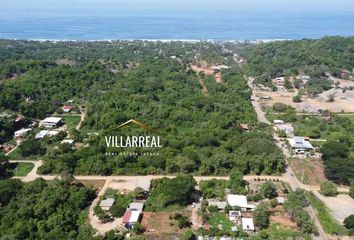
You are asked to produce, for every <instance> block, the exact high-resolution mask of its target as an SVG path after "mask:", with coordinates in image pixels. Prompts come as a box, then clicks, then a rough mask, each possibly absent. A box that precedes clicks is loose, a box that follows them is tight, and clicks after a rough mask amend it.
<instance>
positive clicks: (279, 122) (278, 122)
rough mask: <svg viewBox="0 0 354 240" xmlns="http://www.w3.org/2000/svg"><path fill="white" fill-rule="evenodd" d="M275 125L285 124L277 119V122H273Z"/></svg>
mask: <svg viewBox="0 0 354 240" xmlns="http://www.w3.org/2000/svg"><path fill="white" fill-rule="evenodd" d="M273 123H274V124H283V123H284V121H283V120H278V119H275V120H274V121H273Z"/></svg>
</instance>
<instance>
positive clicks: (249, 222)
mask: <svg viewBox="0 0 354 240" xmlns="http://www.w3.org/2000/svg"><path fill="white" fill-rule="evenodd" d="M241 221H242V229H243V230H244V231H252V232H253V231H255V228H254V223H253V218H242V219H241Z"/></svg>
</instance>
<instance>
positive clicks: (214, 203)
mask: <svg viewBox="0 0 354 240" xmlns="http://www.w3.org/2000/svg"><path fill="white" fill-rule="evenodd" d="M207 201H208V204H209V206H217V207H218V209H224V208H225V207H226V205H227V203H226V202H225V201H218V200H215V199H208V200H207Z"/></svg>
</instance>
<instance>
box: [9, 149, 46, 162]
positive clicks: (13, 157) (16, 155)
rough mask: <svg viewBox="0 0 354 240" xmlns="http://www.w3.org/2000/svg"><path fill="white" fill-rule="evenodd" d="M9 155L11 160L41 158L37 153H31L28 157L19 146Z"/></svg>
mask: <svg viewBox="0 0 354 240" xmlns="http://www.w3.org/2000/svg"><path fill="white" fill-rule="evenodd" d="M8 157H9V159H10V160H38V159H39V156H37V155H30V156H27V157H24V156H22V154H21V151H20V149H19V148H17V149H16V150H15V151H13V152H12V153H10V154H9V155H8Z"/></svg>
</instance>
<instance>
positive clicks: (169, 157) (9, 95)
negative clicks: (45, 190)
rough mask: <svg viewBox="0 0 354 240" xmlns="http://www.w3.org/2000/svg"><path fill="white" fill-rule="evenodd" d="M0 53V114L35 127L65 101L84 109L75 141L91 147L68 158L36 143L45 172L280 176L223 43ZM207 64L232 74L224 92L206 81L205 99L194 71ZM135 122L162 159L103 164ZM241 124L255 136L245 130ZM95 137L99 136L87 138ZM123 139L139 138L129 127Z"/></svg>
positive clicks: (6, 46) (56, 46)
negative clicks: (152, 136)
mask: <svg viewBox="0 0 354 240" xmlns="http://www.w3.org/2000/svg"><path fill="white" fill-rule="evenodd" d="M0 54H1V58H0V63H1V64H0V68H1V70H0V72H1V73H2V74H1V77H2V79H3V81H2V83H1V84H0V93H1V94H0V108H2V109H7V110H11V111H15V112H20V113H21V114H23V115H24V116H26V117H28V118H34V119H37V118H39V119H41V118H43V117H45V116H48V115H49V114H51V113H53V112H54V111H55V110H57V109H58V108H59V107H60V106H62V105H63V103H65V101H67V100H68V99H75V101H76V102H77V103H79V104H81V105H84V106H85V108H86V109H87V117H86V120H85V122H84V125H83V129H82V131H80V132H79V133H76V134H75V135H76V138H77V140H78V141H82V140H83V139H87V138H88V140H87V143H89V147H86V148H80V149H78V150H77V151H67V150H68V149H64V150H63V149H53V148H50V147H48V143H47V142H45V141H40V144H41V145H42V146H41V148H40V149H41V151H42V150H43V149H46V153H45V156H43V157H42V158H44V159H45V160H46V164H45V165H44V166H42V167H41V168H40V169H39V171H40V172H41V173H45V174H48V173H52V172H55V173H60V172H62V171H69V172H71V173H76V174H105V175H109V174H156V173H176V172H181V173H192V172H197V173H198V174H203V175H211V174H227V173H228V172H229V171H230V169H232V168H238V169H240V170H241V171H242V172H243V173H249V172H253V173H257V174H260V173H266V174H273V173H280V172H281V170H282V154H281V152H280V151H279V150H278V149H277V148H275V147H274V144H273V143H272V141H271V129H269V128H268V127H266V126H262V125H258V123H257V120H256V117H255V113H254V111H253V108H252V105H251V104H250V101H249V99H250V95H251V93H250V91H249V89H248V86H247V84H246V82H245V81H244V77H243V73H242V70H241V69H240V68H239V67H238V66H237V64H235V63H234V62H233V59H232V54H231V53H227V52H225V51H223V47H222V45H220V44H213V43H207V42H200V43H179V42H172V43H153V42H138V41H137V42H119V41H117V42H92V43H88V42H78V43H75V42H69V43H61V42H58V43H49V42H26V41H2V42H1V44H0ZM202 62H207V63H209V64H210V65H211V64H229V65H230V66H231V67H232V68H231V69H229V70H227V71H223V73H222V74H223V76H222V81H223V83H217V82H216V81H215V79H214V78H213V77H210V76H208V77H205V84H206V86H207V88H208V94H204V93H203V92H202V91H201V86H200V83H199V81H198V76H197V75H196V74H195V73H194V72H193V71H191V70H190V69H189V67H188V65H189V64H192V63H202ZM132 118H134V119H136V120H139V121H141V122H143V123H145V124H147V125H149V126H150V127H151V128H153V129H156V130H158V131H159V132H161V133H162V134H163V136H164V137H163V139H162V141H163V148H162V149H159V150H158V153H159V155H158V156H105V153H106V152H107V149H106V146H105V139H104V133H105V132H106V131H107V130H109V129H114V128H115V127H117V126H118V125H119V124H121V123H123V122H125V121H127V120H129V119H132ZM241 123H247V124H249V126H250V127H251V130H250V131H248V132H244V131H241V129H240V127H239V126H240V124H241ZM124 131H125V132H124ZM95 132H97V133H98V136H96V135H91V136H90V137H88V135H87V133H95ZM122 133H126V134H131V135H133V133H136V134H137V135H139V134H142V133H141V132H139V129H136V128H133V127H130V128H128V129H125V130H123V132H119V134H122ZM32 137H33V136H32ZM29 138H31V136H30V137H29ZM30 141H31V139H30ZM33 141H34V140H33ZM27 144H29V143H27ZM32 145H34V144H32ZM37 145H38V144H37ZM251 146H252V147H251ZM39 147H40V146H38V148H39ZM41 151H38V152H37V153H40V152H41ZM136 151H139V149H137V150H136ZM236 153H237V154H236Z"/></svg>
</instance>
